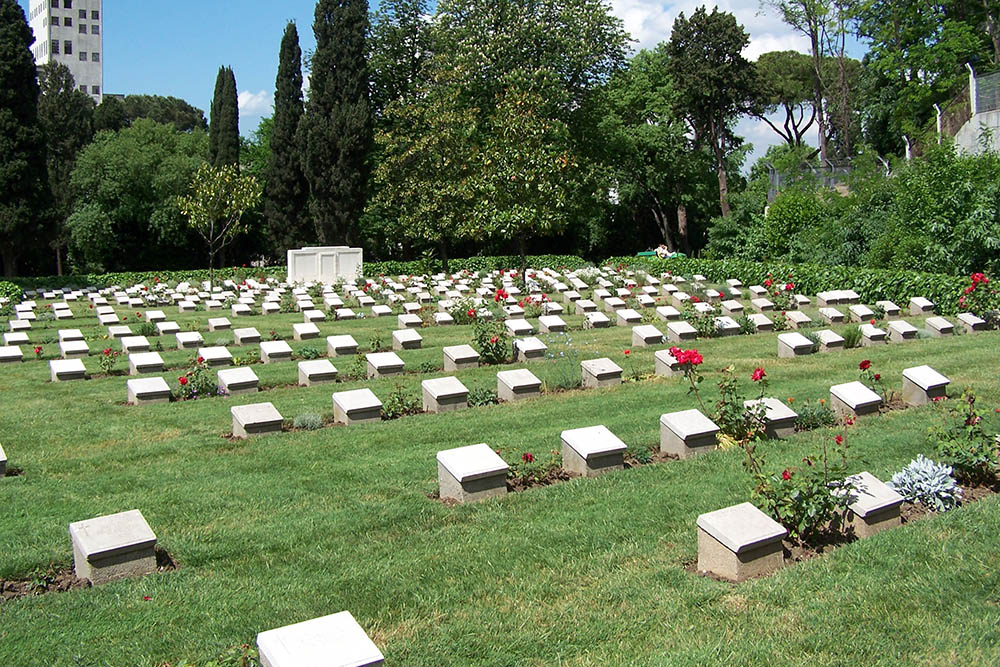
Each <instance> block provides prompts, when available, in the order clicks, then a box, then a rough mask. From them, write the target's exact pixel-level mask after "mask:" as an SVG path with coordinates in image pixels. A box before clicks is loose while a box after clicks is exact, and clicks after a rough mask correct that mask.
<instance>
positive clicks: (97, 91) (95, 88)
mask: <svg viewBox="0 0 1000 667" xmlns="http://www.w3.org/2000/svg"><path fill="white" fill-rule="evenodd" d="M90 92H91V93H93V94H94V95H100V94H101V87H100V86H91V87H90Z"/></svg>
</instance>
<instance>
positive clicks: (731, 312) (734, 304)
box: [719, 299, 743, 317]
mask: <svg viewBox="0 0 1000 667" xmlns="http://www.w3.org/2000/svg"><path fill="white" fill-rule="evenodd" d="M719 305H720V306H721V307H722V314H723V315H727V316H729V317H739V316H741V315H742V314H743V304H742V303H740V302H739V301H735V300H733V299H727V300H726V301H723V302H722V303H721V304H719Z"/></svg>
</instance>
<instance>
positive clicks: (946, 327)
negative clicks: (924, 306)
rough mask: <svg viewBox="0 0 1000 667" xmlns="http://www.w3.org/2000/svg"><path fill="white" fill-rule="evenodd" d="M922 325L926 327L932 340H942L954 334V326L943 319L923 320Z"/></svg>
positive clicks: (935, 317) (929, 318) (936, 317)
mask: <svg viewBox="0 0 1000 667" xmlns="http://www.w3.org/2000/svg"><path fill="white" fill-rule="evenodd" d="M924 324H925V325H927V332H928V333H930V335H931V336H932V337H934V338H943V337H944V336H950V335H952V334H953V333H955V325H954V324H952V323H951V322H949V321H948V320H946V319H945V318H943V317H938V316H934V317H928V318H927V319H926V320H924Z"/></svg>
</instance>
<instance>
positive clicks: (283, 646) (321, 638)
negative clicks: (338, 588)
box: [257, 611, 385, 667]
mask: <svg viewBox="0 0 1000 667" xmlns="http://www.w3.org/2000/svg"><path fill="white" fill-rule="evenodd" d="M257 649H258V654H259V655H260V662H261V665H262V666H263V667H304V666H306V665H316V666H317V667H318V666H319V665H322V666H323V667H381V665H383V664H384V661H385V658H384V657H383V656H382V652H381V651H379V650H378V647H377V646H376V645H375V643H374V642H373V641H372V640H371V639H369V637H368V635H367V634H365V631H364V630H363V629H362V628H361V626H360V625H358V622H357V621H356V620H354V617H353V616H352V615H351V613H350V612H347V611H342V612H339V613H337V614H330V615H329V616H322V617H320V618H314V619H311V620H308V621H303V622H301V623H295V624H293V625H286V626H284V627H281V628H275V629H274V630H267V631H266V632H261V633H260V634H258V635H257Z"/></svg>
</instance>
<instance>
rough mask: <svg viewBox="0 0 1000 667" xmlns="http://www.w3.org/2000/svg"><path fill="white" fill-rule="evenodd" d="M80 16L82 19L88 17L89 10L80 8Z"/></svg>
mask: <svg viewBox="0 0 1000 667" xmlns="http://www.w3.org/2000/svg"><path fill="white" fill-rule="evenodd" d="M80 18H82V19H85V18H87V10H86V9H81V10H80Z"/></svg>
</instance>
